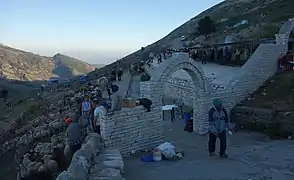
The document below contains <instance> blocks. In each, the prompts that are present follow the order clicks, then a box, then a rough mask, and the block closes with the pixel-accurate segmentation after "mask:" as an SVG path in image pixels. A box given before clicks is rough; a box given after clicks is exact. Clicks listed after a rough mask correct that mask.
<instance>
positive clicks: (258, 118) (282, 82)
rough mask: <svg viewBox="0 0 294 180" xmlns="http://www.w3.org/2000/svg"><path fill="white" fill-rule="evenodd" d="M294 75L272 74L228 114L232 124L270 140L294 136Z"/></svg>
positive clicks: (289, 73) (287, 73)
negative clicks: (230, 115)
mask: <svg viewBox="0 0 294 180" xmlns="http://www.w3.org/2000/svg"><path fill="white" fill-rule="evenodd" d="M293 75H294V73H293V72H284V73H280V74H276V75H275V76H273V77H272V78H271V79H269V80H268V81H267V82H265V83H264V85H263V86H262V87H260V88H259V89H258V90H257V91H256V92H255V93H253V94H252V95H251V96H250V97H249V98H247V99H246V100H244V101H242V102H241V103H240V104H239V105H237V107H235V108H234V110H233V111H232V121H234V122H236V123H237V124H238V125H239V126H240V127H241V126H243V128H244V129H248V130H256V131H259V132H265V133H266V134H268V135H270V136H271V137H272V138H288V137H289V138H292V137H293V133H294V128H293V127H294V121H293V117H294V116H293V115H294V101H293V98H294V85H293V80H294V76H293Z"/></svg>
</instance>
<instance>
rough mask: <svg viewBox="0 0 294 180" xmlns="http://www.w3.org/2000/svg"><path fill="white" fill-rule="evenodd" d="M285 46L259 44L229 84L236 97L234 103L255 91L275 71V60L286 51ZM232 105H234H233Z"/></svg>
mask: <svg viewBox="0 0 294 180" xmlns="http://www.w3.org/2000/svg"><path fill="white" fill-rule="evenodd" d="M287 48H288V47H287V45H285V44H261V45H259V47H258V48H257V50H256V51H255V52H254V54H253V55H252V56H251V57H250V59H249V60H248V61H247V63H246V64H245V65H244V66H243V67H242V68H241V70H240V73H239V74H238V75H237V76H235V77H234V78H233V79H232V80H231V82H230V83H229V87H230V88H231V89H232V91H233V93H234V94H235V95H236V99H235V101H236V102H235V103H237V102H239V101H240V100H243V99H244V98H245V97H247V96H248V95H249V94H250V93H253V92H254V91H256V90H257V89H258V88H259V87H260V86H261V85H262V84H263V83H264V82H265V81H267V80H268V79H269V78H270V77H271V76H273V75H274V74H275V73H276V71H277V60H278V58H279V56H280V55H281V53H285V52H286V51H287ZM235 103H234V104H235Z"/></svg>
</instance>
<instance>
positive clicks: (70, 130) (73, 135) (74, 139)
mask: <svg viewBox="0 0 294 180" xmlns="http://www.w3.org/2000/svg"><path fill="white" fill-rule="evenodd" d="M66 124H67V125H68V127H67V130H66V135H67V143H68V146H69V149H70V152H71V153H70V154H71V157H72V156H73V155H74V153H75V152H77V151H78V150H79V149H80V148H81V146H82V139H83V136H82V128H81V126H80V124H79V123H76V122H72V121H71V119H70V118H67V119H66Z"/></svg>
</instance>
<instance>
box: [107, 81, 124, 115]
mask: <svg viewBox="0 0 294 180" xmlns="http://www.w3.org/2000/svg"><path fill="white" fill-rule="evenodd" d="M118 90H119V86H118V85H113V86H112V87H111V91H112V95H111V108H110V110H109V112H111V113H113V112H114V111H117V110H121V104H120V103H121V100H122V96H121V95H120V93H119V91H118Z"/></svg>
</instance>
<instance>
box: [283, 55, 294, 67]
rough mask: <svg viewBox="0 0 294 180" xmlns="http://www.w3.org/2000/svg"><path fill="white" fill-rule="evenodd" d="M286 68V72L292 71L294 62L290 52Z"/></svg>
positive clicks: (286, 59) (286, 58) (287, 56)
mask: <svg viewBox="0 0 294 180" xmlns="http://www.w3.org/2000/svg"><path fill="white" fill-rule="evenodd" d="M285 61H286V62H285V63H286V64H285V68H286V71H292V70H293V66H294V62H293V55H292V54H291V53H290V52H287V54H286V57H285Z"/></svg>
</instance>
